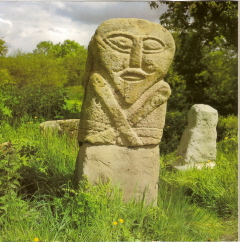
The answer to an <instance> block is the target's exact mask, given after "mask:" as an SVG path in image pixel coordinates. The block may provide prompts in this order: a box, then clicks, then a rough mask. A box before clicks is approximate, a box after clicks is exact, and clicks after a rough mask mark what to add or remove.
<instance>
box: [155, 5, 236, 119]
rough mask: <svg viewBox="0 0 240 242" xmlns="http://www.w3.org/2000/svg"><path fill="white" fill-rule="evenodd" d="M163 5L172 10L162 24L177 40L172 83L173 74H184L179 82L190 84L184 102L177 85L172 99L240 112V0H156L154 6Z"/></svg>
mask: <svg viewBox="0 0 240 242" xmlns="http://www.w3.org/2000/svg"><path fill="white" fill-rule="evenodd" d="M161 4H166V5H167V6H168V9H167V11H166V12H165V13H163V14H162V15H161V16H160V18H159V19H160V24H161V25H163V26H164V27H166V28H167V29H168V30H170V31H171V32H172V34H173V36H174V39H175V42H176V54H175V59H174V63H173V66H172V69H173V70H172V74H171V75H168V77H166V78H168V80H167V81H168V82H169V83H170V85H172V83H175V84H176V80H171V78H172V77H173V76H175V77H179V76H180V77H181V78H178V82H179V83H178V86H179V85H181V84H182V85H183V86H185V87H186V88H185V89H183V90H182V92H180V93H178V96H179V101H177V98H176V94H174V90H173V97H174V95H175V97H174V100H176V102H175V104H174V103H171V101H170V104H171V106H170V108H173V109H174V108H176V109H178V108H179V104H181V107H182V106H184V105H183V101H182V100H185V101H186V103H185V106H186V107H187V108H189V106H190V105H193V104H196V103H203V104H209V105H211V106H212V107H214V108H216V109H217V110H218V111H219V113H220V114H222V115H227V114H237V96H238V94H237V44H238V35H237V33H238V32H237V31H238V11H237V10H238V2H225V1H219V2H215V1H195V2H185V1H184V2H179V1H168V2H165V1H159V2H150V7H152V8H158V7H160V6H161ZM173 74H174V75H173ZM180 80H181V81H180ZM172 86H173V85H172ZM179 94H181V95H179ZM181 97H182V99H181ZM183 97H184V98H185V99H184V98H183ZM174 105H175V106H174Z"/></svg>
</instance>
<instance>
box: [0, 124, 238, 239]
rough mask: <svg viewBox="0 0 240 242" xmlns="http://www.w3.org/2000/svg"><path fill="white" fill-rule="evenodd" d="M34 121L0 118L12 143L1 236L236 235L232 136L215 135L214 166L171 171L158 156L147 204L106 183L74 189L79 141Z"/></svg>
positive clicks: (1, 166)
mask: <svg viewBox="0 0 240 242" xmlns="http://www.w3.org/2000/svg"><path fill="white" fill-rule="evenodd" d="M35 122H36V123H34V121H33V122H31V123H29V122H24V123H22V124H21V125H20V126H19V127H18V128H17V129H16V128H12V127H11V126H9V125H8V124H6V123H3V124H1V126H0V134H1V135H0V144H1V143H3V142H9V141H10V142H11V143H12V144H13V147H14V149H15V152H10V151H9V152H5V153H2V154H0V158H1V160H0V188H1V189H0V192H1V196H0V242H6V241H19V242H21V241H24V242H26V241H33V240H34V238H39V239H40V240H41V241H67V242H70V241H74V242H76V241H221V240H226V239H227V240H229V239H231V240H233V241H234V240H235V241H237V232H236V231H237V147H236V140H231V139H229V140H224V141H222V142H221V143H219V147H218V156H217V166H216V167H215V168H214V169H207V168H206V169H203V170H202V171H199V170H194V169H192V170H189V171H185V172H181V171H175V172H174V171H170V170H169V169H168V167H167V166H166V164H165V162H164V161H165V160H168V159H169V157H166V156H164V157H162V158H161V171H160V181H159V182H160V183H159V184H160V185H159V198H158V206H157V207H153V206H150V205H149V206H146V205H144V204H143V203H141V202H139V203H136V202H134V201H132V202H130V203H123V202H122V194H121V191H120V190H119V189H118V188H117V187H113V186H112V185H111V184H110V183H107V184H99V185H98V186H92V185H90V184H88V182H87V181H83V182H82V183H81V185H80V187H79V188H78V189H73V185H72V174H73V171H74V167H75V160H76V156H77V152H78V145H77V142H76V141H75V140H72V139H70V138H68V137H66V136H61V137H60V136H58V135H57V134H50V135H48V136H46V135H45V136H44V135H42V134H41V133H40V130H39V124H38V123H37V121H35ZM119 219H120V221H119ZM113 222H117V224H115V225H114V224H113ZM121 222H123V223H121ZM230 228H231V229H230Z"/></svg>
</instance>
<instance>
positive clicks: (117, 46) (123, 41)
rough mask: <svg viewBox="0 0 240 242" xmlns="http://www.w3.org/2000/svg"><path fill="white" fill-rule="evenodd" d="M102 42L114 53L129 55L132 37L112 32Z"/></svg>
mask: <svg viewBox="0 0 240 242" xmlns="http://www.w3.org/2000/svg"><path fill="white" fill-rule="evenodd" d="M104 42H105V43H106V44H108V45H109V46H110V47H111V48H112V49H114V50H116V51H119V52H122V53H130V51H131V48H132V44H133V36H131V35H128V34H125V33H122V32H117V33H116V32H114V33H110V34H108V35H107V36H106V38H104Z"/></svg>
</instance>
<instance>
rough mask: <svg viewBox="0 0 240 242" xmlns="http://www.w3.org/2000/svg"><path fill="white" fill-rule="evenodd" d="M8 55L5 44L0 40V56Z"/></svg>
mask: <svg viewBox="0 0 240 242" xmlns="http://www.w3.org/2000/svg"><path fill="white" fill-rule="evenodd" d="M7 53H8V48H7V46H6V42H5V41H4V40H3V39H0V56H2V57H4V56H6V54H7Z"/></svg>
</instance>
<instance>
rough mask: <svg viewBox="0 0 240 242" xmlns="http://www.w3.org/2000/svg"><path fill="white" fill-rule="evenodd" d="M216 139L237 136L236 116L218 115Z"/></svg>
mask: <svg viewBox="0 0 240 242" xmlns="http://www.w3.org/2000/svg"><path fill="white" fill-rule="evenodd" d="M217 134H218V141H220V140H223V139H225V138H226V139H228V138H233V137H237V135H238V117H237V116H234V115H228V116H226V117H225V116H219V118H218V125H217Z"/></svg>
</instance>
